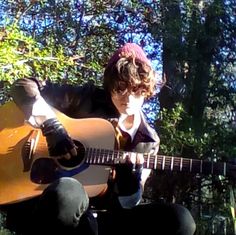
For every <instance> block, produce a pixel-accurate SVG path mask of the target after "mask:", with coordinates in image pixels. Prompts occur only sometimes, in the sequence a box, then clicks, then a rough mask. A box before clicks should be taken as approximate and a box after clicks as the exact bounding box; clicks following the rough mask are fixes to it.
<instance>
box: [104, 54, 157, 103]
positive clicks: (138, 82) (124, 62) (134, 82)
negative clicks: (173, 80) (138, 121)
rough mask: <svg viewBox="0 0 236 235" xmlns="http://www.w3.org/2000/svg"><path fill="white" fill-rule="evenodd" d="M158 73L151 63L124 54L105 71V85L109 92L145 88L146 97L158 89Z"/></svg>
mask: <svg viewBox="0 0 236 235" xmlns="http://www.w3.org/2000/svg"><path fill="white" fill-rule="evenodd" d="M156 85H157V79H156V73H155V71H154V70H153V69H152V67H151V66H150V65H148V64H147V63H144V62H142V61H140V60H139V59H137V58H135V57H134V56H133V55H129V56H123V57H121V58H120V59H119V60H118V61H117V62H116V63H113V64H110V65H109V66H108V67H107V68H106V69H105V71H104V80H103V86H104V89H105V90H107V91H108V92H110V93H111V92H113V91H117V92H120V91H124V90H126V89H129V90H131V91H135V90H139V89H140V90H143V94H144V96H145V97H146V98H149V97H151V96H153V95H154V93H155V91H156Z"/></svg>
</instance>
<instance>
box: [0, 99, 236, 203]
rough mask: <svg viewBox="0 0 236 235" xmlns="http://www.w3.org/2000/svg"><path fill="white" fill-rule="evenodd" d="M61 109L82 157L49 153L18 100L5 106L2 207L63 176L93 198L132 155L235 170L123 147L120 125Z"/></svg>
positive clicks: (214, 170)
mask: <svg viewBox="0 0 236 235" xmlns="http://www.w3.org/2000/svg"><path fill="white" fill-rule="evenodd" d="M55 112H56V115H57V118H58V119H59V120H60V122H61V123H62V124H63V125H64V127H65V128H66V129H67V131H68V133H69V135H70V136H71V137H72V139H73V140H74V142H75V144H76V145H77V147H78V156H77V157H74V158H73V159H71V160H55V158H53V157H50V156H49V154H48V150H47V144H46V140H45V138H44V136H42V134H41V131H40V130H39V129H37V128H34V127H32V126H31V125H29V124H28V123H26V122H25V120H24V115H23V113H22V112H21V110H20V109H18V107H17V106H16V105H15V103H14V102H8V103H6V104H4V105H2V106H1V107H0V205H4V204H11V203H15V202H19V201H23V200H27V199H29V198H32V197H35V196H37V195H40V194H41V193H42V191H43V190H44V189H45V188H46V187H47V186H48V184H50V183H51V182H53V181H54V180H56V179H58V178H60V177H73V178H75V179H78V180H79V181H80V182H81V183H82V185H83V186H84V188H85V190H86V192H87V193H88V195H89V197H95V196H98V195H100V194H102V193H103V192H104V191H106V188H107V180H108V177H109V174H110V170H111V166H113V165H114V164H116V163H119V161H120V160H121V159H123V158H125V157H126V156H127V155H128V156H131V155H132V154H133V155H136V154H142V156H143V157H144V168H146V169H154V170H168V171H180V172H181V171H183V172H190V173H202V174H215V175H224V176H227V175H230V172H231V171H232V170H233V171H234V170H235V166H234V165H231V164H227V163H225V162H208V161H202V160H198V159H189V158H182V157H173V156H164V155H150V154H148V153H135V152H125V151H117V150H114V148H113V147H114V141H115V133H114V128H113V126H112V125H111V123H110V122H108V121H107V120H105V119H100V118H88V119H73V118H70V117H68V116H66V115H65V114H63V113H61V112H59V111H58V110H55Z"/></svg>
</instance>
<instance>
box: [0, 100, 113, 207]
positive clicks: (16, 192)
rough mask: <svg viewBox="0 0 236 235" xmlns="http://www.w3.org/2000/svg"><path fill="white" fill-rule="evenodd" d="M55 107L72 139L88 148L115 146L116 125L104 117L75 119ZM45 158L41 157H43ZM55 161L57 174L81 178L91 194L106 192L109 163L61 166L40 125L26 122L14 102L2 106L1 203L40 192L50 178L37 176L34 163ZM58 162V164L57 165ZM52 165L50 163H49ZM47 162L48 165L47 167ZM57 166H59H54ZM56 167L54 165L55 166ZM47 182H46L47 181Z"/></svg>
mask: <svg viewBox="0 0 236 235" xmlns="http://www.w3.org/2000/svg"><path fill="white" fill-rule="evenodd" d="M55 111H56V115H57V118H58V119H59V120H60V122H61V123H62V124H63V125H64V127H65V128H66V130H67V131H68V133H69V135H70V136H71V137H72V139H73V140H75V141H78V142H79V143H81V144H82V146H84V147H85V148H99V149H100V148H102V149H111V150H112V149H113V148H114V140H115V138H114V136H115V133H114V128H113V126H112V125H111V124H110V123H109V122H108V121H106V120H104V119H99V118H89V119H72V118H69V117H67V116H66V115H64V114H62V113H61V112H59V111H57V110H55ZM41 160H42V161H41ZM47 161H48V162H50V164H51V163H52V162H53V163H52V164H53V166H54V168H55V171H56V172H57V177H58V178H60V177H63V176H70V177H73V178H76V179H78V180H79V181H80V182H81V183H82V184H83V186H84V187H85V190H86V191H87V193H88V195H89V197H94V196H97V195H99V194H101V193H103V192H104V191H105V190H106V188H107V180H108V177H109V173H110V168H109V167H108V166H98V165H90V164H89V165H88V164H87V165H86V166H84V165H85V164H84V163H83V162H81V163H80V164H77V165H75V166H70V167H68V166H66V167H65V166H62V165H60V164H59V163H58V162H57V161H55V160H54V159H53V158H51V157H49V154H48V150H47V144H46V140H45V138H44V136H42V134H41V131H40V130H39V129H35V128H33V127H32V126H30V125H28V124H26V123H25V122H24V115H23V113H22V112H21V111H20V110H19V109H18V107H17V106H16V105H15V104H14V103H13V102H9V103H7V104H5V105H3V106H1V107H0V205H3V204H11V203H15V202H19V201H23V200H27V199H29V198H32V197H35V196H37V195H40V194H41V193H42V191H43V190H44V189H45V188H46V187H47V186H48V184H49V183H51V182H50V179H51V178H52V177H51V178H50V177H49V178H47V179H46V180H44V178H42V179H41V178H40V176H37V170H36V171H35V170H34V172H33V171H32V169H33V168H34V166H35V167H36V166H38V162H40V163H41V162H45V163H46V162H47ZM55 162H57V163H55ZM55 164H56V165H55ZM48 166H49V165H48ZM48 166H47V165H45V168H47V167H48ZM55 166H56V167H55ZM54 168H53V169H54ZM32 172H33V173H32ZM45 182H46V183H45Z"/></svg>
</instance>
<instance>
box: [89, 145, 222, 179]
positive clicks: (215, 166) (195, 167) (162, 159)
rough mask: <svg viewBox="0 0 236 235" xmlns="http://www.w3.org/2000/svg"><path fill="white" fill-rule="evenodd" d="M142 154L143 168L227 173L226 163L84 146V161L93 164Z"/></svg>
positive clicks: (107, 163)
mask: <svg viewBox="0 0 236 235" xmlns="http://www.w3.org/2000/svg"><path fill="white" fill-rule="evenodd" d="M138 154H139V155H142V156H143V157H144V163H143V166H144V168H148V169H154V170H163V171H178V172H189V173H200V174H205V175H209V174H212V175H223V176H226V175H227V163H225V162H213V161H212V162H211V161H203V160H199V159H189V158H182V157H173V156H165V155H151V154H147V153H135V152H125V151H118V150H107V149H95V148H86V150H85V156H86V158H85V162H86V163H88V164H94V165H108V166H111V165H114V164H117V163H119V162H120V161H121V160H122V159H124V158H125V157H127V156H128V157H132V156H133V155H135V156H136V155H138Z"/></svg>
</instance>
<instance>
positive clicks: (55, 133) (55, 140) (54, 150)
mask: <svg viewBox="0 0 236 235" xmlns="http://www.w3.org/2000/svg"><path fill="white" fill-rule="evenodd" d="M41 130H42V133H43V135H44V136H45V137H46V140H47V145H48V151H49V155H50V156H54V157H60V156H61V155H65V154H67V153H70V151H71V150H72V149H74V148H75V144H74V142H73V140H72V139H71V138H70V136H69V135H68V133H67V131H66V130H65V128H64V127H63V125H62V124H61V123H60V122H59V121H58V120H57V119H56V118H50V119H48V120H46V121H45V122H44V123H43V124H42V125H41Z"/></svg>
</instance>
